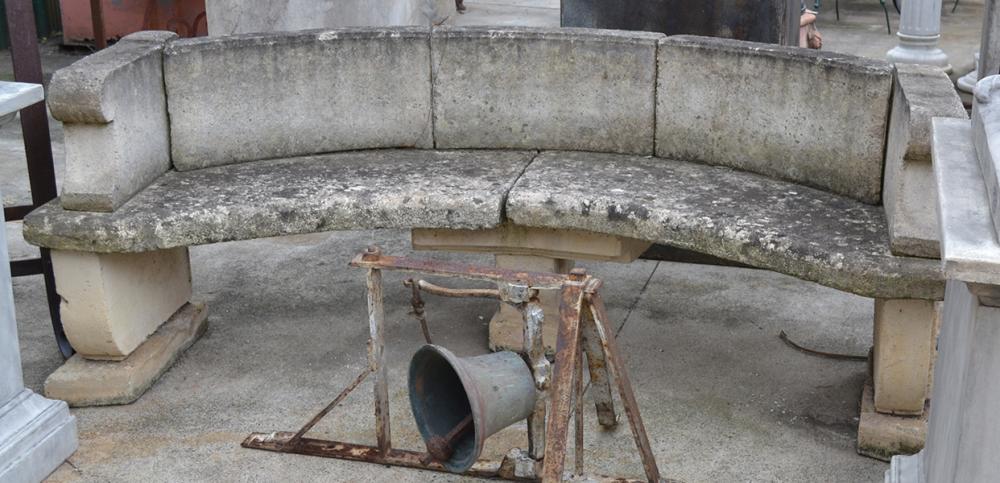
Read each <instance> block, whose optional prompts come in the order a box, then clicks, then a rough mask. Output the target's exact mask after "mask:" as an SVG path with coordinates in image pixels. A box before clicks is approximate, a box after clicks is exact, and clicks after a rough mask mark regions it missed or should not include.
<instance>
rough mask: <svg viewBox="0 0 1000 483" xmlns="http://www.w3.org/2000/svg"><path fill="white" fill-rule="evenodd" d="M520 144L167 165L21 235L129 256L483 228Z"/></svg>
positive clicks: (33, 223)
mask: <svg viewBox="0 0 1000 483" xmlns="http://www.w3.org/2000/svg"><path fill="white" fill-rule="evenodd" d="M533 156H534V153H533V152H529V151H429V150H370V151H353V152H344V153H336V154H325V155H316V156H303V157H296V158H287V159H277V160H266V161H256V162H252V163H241V164H232V165H226V166H219V167H212V168H205V169H199V170H194V171H182V172H178V171H169V172H167V173H166V174H164V175H162V176H161V177H159V178H158V179H157V180H156V181H155V182H153V184H151V185H150V186H148V187H147V188H145V189H144V190H142V191H141V192H139V193H138V194H137V195H136V196H134V197H133V198H132V199H130V200H129V201H128V202H126V203H125V204H124V205H122V206H121V207H120V208H119V209H118V210H115V211H113V212H110V213H98V212H88V211H71V210H65V209H63V208H62V207H61V206H60V203H59V200H58V199H57V200H54V201H52V202H50V203H48V204H46V205H45V206H43V207H41V208H39V209H38V210H35V211H34V212H32V213H31V215H30V216H29V217H28V219H26V220H25V238H26V239H28V240H30V242H31V243H35V244H37V245H39V246H44V247H48V248H53V249H58V250H76V251H86V252H98V253H130V252H145V251H152V250H162V249H169V248H176V247H184V246H191V245H202V244H207V243H218V242H224V241H232V240H248V239H254V238H264V237H272V236H281V235H294V234H302V233H315V232H324V231H332V230H355V229H375V228H436V227H444V226H448V227H455V228H466V229H476V228H491V227H494V226H497V225H498V224H499V223H500V221H501V212H502V205H503V200H504V197H505V196H506V194H507V192H508V191H509V190H510V187H511V186H512V185H513V183H514V181H515V180H516V179H517V175H518V174H520V173H521V171H523V170H524V168H525V166H526V165H527V164H528V162H529V161H531V158H532V157H533Z"/></svg>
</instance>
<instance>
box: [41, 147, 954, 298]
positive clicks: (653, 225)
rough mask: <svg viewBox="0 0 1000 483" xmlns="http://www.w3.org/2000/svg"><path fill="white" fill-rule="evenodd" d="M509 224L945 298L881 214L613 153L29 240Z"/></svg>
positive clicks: (201, 193)
mask: <svg viewBox="0 0 1000 483" xmlns="http://www.w3.org/2000/svg"><path fill="white" fill-rule="evenodd" d="M532 158H534V160H532ZM529 163H530V164H529ZM525 168H526V169H525ZM522 172H523V174H522ZM508 193H509V195H508ZM504 203H506V205H504ZM504 212H506V219H505V218H504V216H503V213H504ZM505 221H510V222H513V223H514V224H516V225H522V226H529V227H544V228H555V229H575V230H584V231H590V232H597V233H604V234H610V235H616V236H621V237H627V238H635V239H640V240H645V241H649V242H653V243H662V244H668V245H673V246H677V247H681V248H685V249H689V250H693V251H697V252H701V253H705V254H708V255H713V256H716V257H720V258H724V259H727V260H732V261H737V262H740V263H745V264H747V265H751V266H754V267H758V268H763V269H768V270H773V271H776V272H780V273H784V274H788V275H791V276H794V277H798V278H801V279H805V280H810V281H813V282H817V283H820V284H823V285H827V286H830V287H833V288H837V289H840V290H844V291H847V292H853V293H856V294H859V295H863V296H868V297H876V298H917V299H940V298H941V297H942V296H943V290H944V285H943V280H942V278H941V274H940V271H941V269H940V263H939V262H938V261H937V260H929V259H921V258H912V257H897V256H893V255H892V254H891V253H890V251H889V241H888V228H887V225H886V221H885V216H884V214H883V211H882V210H881V209H880V208H879V207H877V206H872V205H868V204H865V203H862V202H859V201H855V200H853V199H850V198H847V197H844V196H840V195H835V194H832V193H828V192H825V191H821V190H817V189H813V188H808V187H805V186H801V185H798V184H794V183H790V182H786V181H779V180H775V179H772V178H768V177H765V176H761V175H757V174H753V173H748V172H743V171H737V170H733V169H729V168H721V167H713V166H709V165H704V164H697V163H689V162H683V161H673V160H667V159H662V158H650V157H639V156H629V155H618V154H602V153H584V152H564V151H547V152H542V153H541V154H538V155H537V156H536V155H535V153H533V152H528V151H506V150H476V151H429V150H373V151H354V152H347V153H338V154H327V155H318V156H307V157H300V158H289V159H281V160H268V161H257V162H251V163H242V164H235V165H227V166H220V167H213V168H206V169H200V170H194V171H186V172H176V171H171V172H168V173H167V174H165V175H163V176H161V177H160V178H159V179H157V180H156V181H155V182H154V183H153V184H152V185H151V186H149V187H147V188H146V189H144V190H143V191H141V192H140V193H139V194H138V195H136V196H135V197H134V198H132V199H131V200H129V201H128V202H126V203H125V204H124V205H122V207H121V208H119V209H118V210H116V211H114V212H111V213H95V212H81V211H67V210H63V209H62V208H61V207H60V206H59V203H58V201H54V202H52V203H49V204H48V205H46V206H45V207H43V208H42V209H39V210H37V211H35V212H34V213H32V214H31V215H30V216H29V217H28V218H27V219H26V221H25V230H24V232H25V237H26V238H27V239H28V240H29V241H30V242H32V243H34V244H37V245H41V246H45V247H48V248H53V249H58V250H78V251H91V252H103V253H122V252H142V251H151V250H162V249H169V248H176V247H183V246H190V245H200V244H207V243H217V242H224V241H231V240H247V239H254V238H263V237H272V236H280V235H292V234H302V233H313V232H324V231H332V230H353V229H375V228H448V229H481V228H492V227H496V226H499V225H500V224H501V223H502V222H505Z"/></svg>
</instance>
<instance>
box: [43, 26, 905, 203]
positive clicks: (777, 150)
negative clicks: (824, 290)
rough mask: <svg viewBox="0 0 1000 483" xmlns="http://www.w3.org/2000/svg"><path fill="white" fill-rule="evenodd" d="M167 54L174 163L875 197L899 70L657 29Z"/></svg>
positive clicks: (215, 42)
mask: <svg viewBox="0 0 1000 483" xmlns="http://www.w3.org/2000/svg"><path fill="white" fill-rule="evenodd" d="M115 48H117V47H112V49H115ZM162 56H163V77H164V80H165V83H164V85H165V94H166V100H167V102H166V104H167V110H168V112H169V122H170V154H171V156H170V158H171V161H172V163H173V166H174V167H175V168H176V169H178V170H189V169H197V168H202V167H207V166H216V165H222V164H229V163H238V162H246V161H253V160H259V159H267V158H276V157H289V156H296V155H306V154H315V153H323V152H331V151H341V150H354V149H376V148H397V147H406V148H438V149H452V148H489V149H505V148H510V149H540V150H541V149H565V150H581V151H596V152H609V153H627V154H639V155H657V156H660V157H666V158H675V159H683V160H689V161H697V162H703V163H709V164H716V165H722V166H729V167H733V168H737V169H742V170H747V171H753V172H757V173H760V174H764V175H767V176H771V177H775V178H780V179H786V180H790V181H794V182H798V183H801V184H804V185H808V186H813V187H816V188H820V189H823V190H826V191H830V192H834V193H837V194H841V195H845V196H849V197H852V198H855V199H858V200H861V201H865V202H868V203H879V201H880V196H881V186H882V165H883V159H884V147H885V137H886V129H887V126H888V116H889V104H890V98H891V93H892V76H893V73H892V68H891V67H890V66H889V65H888V64H887V63H885V62H880V61H873V60H866V59H861V58H857V57H851V56H845V55H840V54H829V53H823V52H814V51H807V50H802V49H795V48H786V47H779V46H774V45H766V44H756V43H749V42H739V41H732V40H723V39H713V38H702V37H688V36H679V37H665V36H663V35H661V34H654V33H647V32H625V31H611V30H590V29H526V28H496V29H491V28H435V29H433V30H429V29H425V28H408V27H403V28H386V29H370V28H368V29H345V30H327V31H304V32H289V33H267V34H254V35H241V36H233V37H218V38H197V39H174V40H170V41H168V42H166V46H165V48H164V49H163V55H162ZM72 68H74V67H70V69H72ZM54 100H55V101H58V99H54ZM53 114H54V115H55V116H56V117H57V118H59V114H60V113H59V112H56V109H53ZM77 118H79V116H77ZM74 119H75V118H69V120H70V122H72V121H74ZM68 149H69V147H68ZM64 206H65V205H64ZM68 208H71V209H72V207H68ZM111 209H114V207H112V208H111Z"/></svg>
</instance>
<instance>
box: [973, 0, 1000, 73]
mask: <svg viewBox="0 0 1000 483" xmlns="http://www.w3.org/2000/svg"><path fill="white" fill-rule="evenodd" d="M997 2H998V0H985V2H984V3H983V33H982V39H981V41H980V44H979V54H978V55H977V56H976V70H975V72H976V78H975V79H974V81H978V80H980V79H982V78H984V77H988V76H991V75H997V74H1000V5H998V4H997Z"/></svg>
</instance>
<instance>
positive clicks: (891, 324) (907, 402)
mask: <svg viewBox="0 0 1000 483" xmlns="http://www.w3.org/2000/svg"><path fill="white" fill-rule="evenodd" d="M938 308H939V304H936V303H935V302H933V301H929V300H910V299H876V300H875V336H874V343H875V347H874V350H873V351H872V360H871V364H872V384H870V385H867V386H866V387H865V391H864V394H863V396H862V402H861V420H860V423H859V425H858V451H859V452H860V453H862V454H865V455H868V456H872V457H876V458H880V459H886V460H887V459H888V458H890V457H891V456H892V455H894V454H899V453H914V452H916V451H919V450H920V448H922V447H923V444H924V439H925V436H926V432H927V417H926V414H925V413H926V411H925V406H926V403H927V396H928V394H929V391H930V385H931V374H932V365H933V361H934V354H935V349H934V341H935V335H936V328H937V326H938V312H939V310H938Z"/></svg>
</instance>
